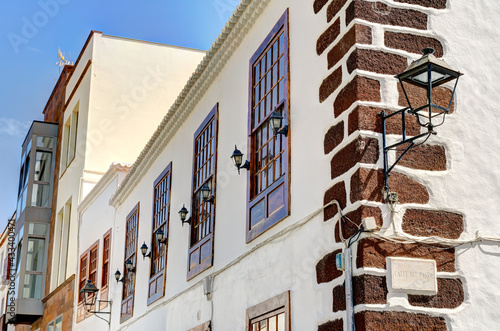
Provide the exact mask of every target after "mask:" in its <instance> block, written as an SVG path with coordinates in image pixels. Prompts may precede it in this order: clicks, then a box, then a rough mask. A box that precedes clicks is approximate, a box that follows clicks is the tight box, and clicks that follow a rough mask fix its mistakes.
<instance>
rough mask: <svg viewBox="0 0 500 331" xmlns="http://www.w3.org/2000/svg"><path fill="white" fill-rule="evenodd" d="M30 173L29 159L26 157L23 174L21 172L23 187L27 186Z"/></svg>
mask: <svg viewBox="0 0 500 331" xmlns="http://www.w3.org/2000/svg"><path fill="white" fill-rule="evenodd" d="M29 173H30V157H29V156H28V157H27V158H26V161H25V162H24V172H23V186H24V187H26V184H28V175H29Z"/></svg>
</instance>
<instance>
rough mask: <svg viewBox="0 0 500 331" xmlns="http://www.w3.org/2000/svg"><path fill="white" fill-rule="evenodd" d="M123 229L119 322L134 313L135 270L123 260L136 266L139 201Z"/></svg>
mask: <svg viewBox="0 0 500 331" xmlns="http://www.w3.org/2000/svg"><path fill="white" fill-rule="evenodd" d="M126 223H127V226H126V229H125V259H124V260H123V283H122V286H123V291H122V303H121V314H120V323H123V322H125V321H126V320H128V319H129V318H131V317H132V315H133V314H134V294H135V272H128V271H127V268H126V267H125V262H126V261H127V260H129V259H130V261H132V264H133V265H134V266H137V231H138V228H139V203H137V205H136V206H135V207H134V209H133V210H132V211H131V212H130V213H129V214H128V216H127V221H126Z"/></svg>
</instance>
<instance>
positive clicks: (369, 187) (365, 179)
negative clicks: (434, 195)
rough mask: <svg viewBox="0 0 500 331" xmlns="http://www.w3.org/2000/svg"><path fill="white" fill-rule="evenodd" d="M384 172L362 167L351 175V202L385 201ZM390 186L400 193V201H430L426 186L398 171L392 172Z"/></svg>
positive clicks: (423, 202)
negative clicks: (383, 191) (383, 192)
mask: <svg viewBox="0 0 500 331" xmlns="http://www.w3.org/2000/svg"><path fill="white" fill-rule="evenodd" d="M383 187H384V173H383V171H382V170H375V169H366V168H360V169H358V171H356V172H355V173H354V174H353V175H352V177H351V202H353V203H354V202H356V201H359V200H370V201H376V202H384V200H383V197H382V188H383ZM389 187H390V189H391V191H392V192H396V193H398V196H399V202H400V203H421V204H425V203H427V202H428V201H429V193H428V192H427V189H426V188H425V186H423V185H422V184H420V183H417V182H416V181H414V180H413V179H411V178H410V177H408V176H406V175H403V174H401V173H398V172H391V176H390V177H389Z"/></svg>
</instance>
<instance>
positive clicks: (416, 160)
mask: <svg viewBox="0 0 500 331" xmlns="http://www.w3.org/2000/svg"><path fill="white" fill-rule="evenodd" d="M406 147H407V146H406V145H402V146H401V148H400V149H399V150H398V151H397V152H396V157H399V156H400V155H401V154H403V151H402V148H406ZM398 165H400V166H403V167H408V168H412V169H419V170H429V171H443V170H446V150H445V149H444V147H443V146H440V145H420V146H417V147H414V148H412V149H410V151H409V152H408V153H406V154H405V156H403V158H402V159H401V160H400V161H399V162H398Z"/></svg>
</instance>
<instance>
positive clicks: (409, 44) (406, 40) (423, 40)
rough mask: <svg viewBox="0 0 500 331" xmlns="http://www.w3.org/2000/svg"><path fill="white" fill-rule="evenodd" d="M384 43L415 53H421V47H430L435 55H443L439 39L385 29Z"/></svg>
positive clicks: (390, 46)
mask: <svg viewBox="0 0 500 331" xmlns="http://www.w3.org/2000/svg"><path fill="white" fill-rule="evenodd" d="M419 1H420V0H419ZM384 43H385V45H386V46H387V47H389V48H394V49H402V50H404V51H407V52H410V53H415V54H421V52H420V51H421V50H422V49H424V48H426V47H432V48H434V50H435V51H436V52H435V53H434V55H435V56H437V57H442V56H443V45H441V42H440V41H439V40H437V39H435V38H431V37H424V36H417V35H414V34H409V33H397V32H391V31H386V32H385V36H384Z"/></svg>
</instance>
